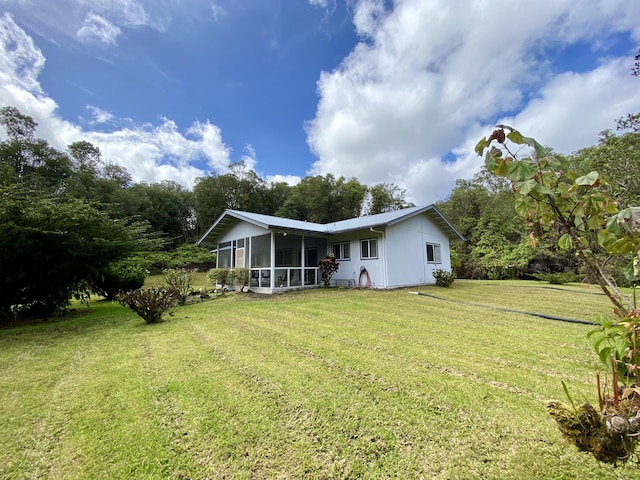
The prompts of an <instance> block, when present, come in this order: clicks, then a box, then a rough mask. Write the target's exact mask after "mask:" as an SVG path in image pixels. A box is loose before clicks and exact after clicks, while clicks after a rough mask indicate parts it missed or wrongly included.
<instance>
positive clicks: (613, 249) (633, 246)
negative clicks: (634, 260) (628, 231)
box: [607, 237, 640, 253]
mask: <svg viewBox="0 0 640 480" xmlns="http://www.w3.org/2000/svg"><path fill="white" fill-rule="evenodd" d="M639 244H640V239H638V240H637V241H633V240H632V239H630V238H629V237H622V238H619V239H618V240H616V241H615V242H613V243H612V244H610V245H608V246H607V252H609V253H635V252H637V251H638V246H639Z"/></svg>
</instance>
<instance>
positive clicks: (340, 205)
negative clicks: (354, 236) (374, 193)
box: [276, 173, 367, 223]
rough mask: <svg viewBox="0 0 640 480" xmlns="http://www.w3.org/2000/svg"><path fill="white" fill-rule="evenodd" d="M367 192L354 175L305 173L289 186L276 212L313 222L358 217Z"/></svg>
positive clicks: (283, 215)
mask: <svg viewBox="0 0 640 480" xmlns="http://www.w3.org/2000/svg"><path fill="white" fill-rule="evenodd" d="M366 193H367V187H366V185H362V184H361V183H360V182H358V180H356V179H355V178H352V179H350V180H347V179H345V178H344V177H340V178H337V179H336V178H335V177H334V176H333V175H331V174H330V173H329V174H327V175H326V176H324V177H323V176H322V175H316V176H307V177H304V178H303V179H302V180H301V181H300V182H299V183H298V184H297V185H296V186H294V187H293V188H292V190H291V194H290V195H289V197H288V198H287V200H286V202H285V203H284V205H282V207H280V208H279V209H278V210H277V212H276V215H278V216H281V217H285V218H292V219H295V220H305V221H308V222H316V223H328V222H333V221H338V220H346V219H348V218H354V217H359V216H360V215H361V213H362V205H363V202H364V199H365V195H366Z"/></svg>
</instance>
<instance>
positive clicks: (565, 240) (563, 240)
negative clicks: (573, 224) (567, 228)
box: [558, 233, 573, 250]
mask: <svg viewBox="0 0 640 480" xmlns="http://www.w3.org/2000/svg"><path fill="white" fill-rule="evenodd" d="M558 246H559V247H560V248H561V249H563V250H570V249H571V248H573V242H572V241H571V235H569V234H568V233H565V234H564V235H562V236H561V237H560V238H559V239H558Z"/></svg>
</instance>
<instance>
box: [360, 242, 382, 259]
mask: <svg viewBox="0 0 640 480" xmlns="http://www.w3.org/2000/svg"><path fill="white" fill-rule="evenodd" d="M360 258H362V259H365V258H378V239H377V238H367V239H365V240H360Z"/></svg>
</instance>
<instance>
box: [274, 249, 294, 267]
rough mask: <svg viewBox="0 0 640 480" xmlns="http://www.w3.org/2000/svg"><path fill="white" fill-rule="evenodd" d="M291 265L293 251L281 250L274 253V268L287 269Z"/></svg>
mask: <svg viewBox="0 0 640 480" xmlns="http://www.w3.org/2000/svg"><path fill="white" fill-rule="evenodd" d="M291 265H293V249H291V248H283V249H282V250H278V251H277V252H276V267H287V266H291Z"/></svg>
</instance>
